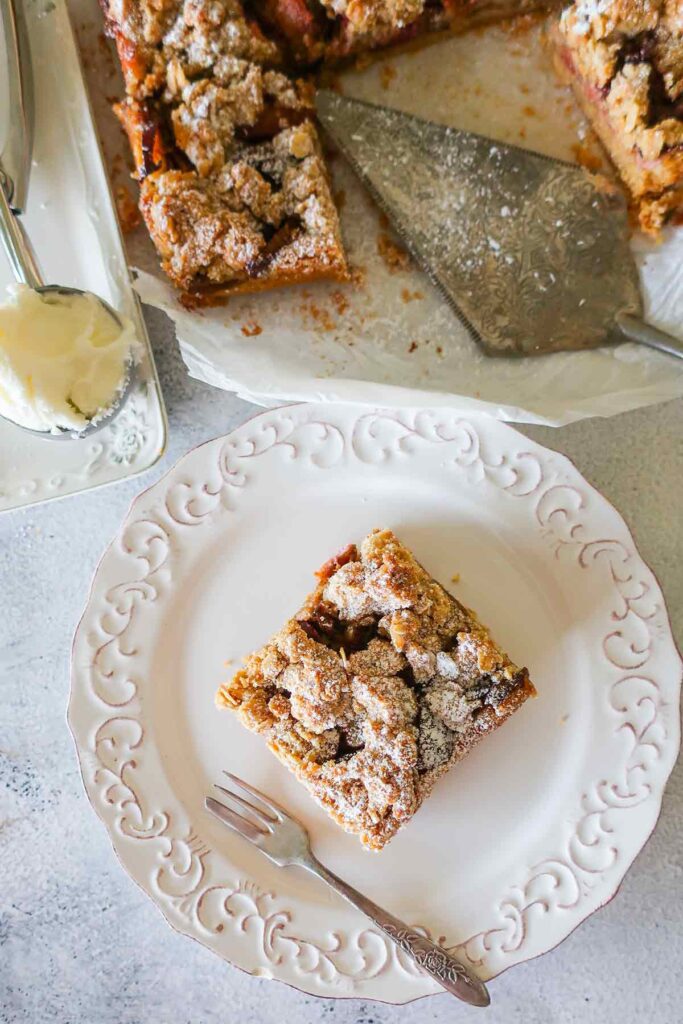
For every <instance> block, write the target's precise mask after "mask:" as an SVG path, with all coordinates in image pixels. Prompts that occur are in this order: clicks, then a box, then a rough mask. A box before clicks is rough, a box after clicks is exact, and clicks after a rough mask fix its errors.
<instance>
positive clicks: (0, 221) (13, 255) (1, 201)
mask: <svg viewBox="0 0 683 1024" xmlns="http://www.w3.org/2000/svg"><path fill="white" fill-rule="evenodd" d="M3 179H4V174H3V172H2V167H1V166H0V241H2V245H3V248H4V250H5V252H6V253H7V259H8V260H9V262H10V266H11V267H12V270H13V272H14V276H15V278H16V279H17V281H19V282H20V283H21V284H27V285H28V286H29V288H41V287H42V285H43V278H42V275H41V273H40V270H39V269H38V264H37V262H36V257H35V255H34V253H33V250H32V248H31V243H30V242H29V240H28V237H27V235H26V233H25V232H24V230H23V228H22V226H21V224H20V223H19V218H18V217H17V216H16V214H15V213H13V212H12V209H11V207H10V205H9V202H8V200H7V194H6V192H5V182H4V180H3Z"/></svg>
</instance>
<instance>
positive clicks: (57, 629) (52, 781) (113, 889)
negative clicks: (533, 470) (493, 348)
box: [0, 311, 683, 1024]
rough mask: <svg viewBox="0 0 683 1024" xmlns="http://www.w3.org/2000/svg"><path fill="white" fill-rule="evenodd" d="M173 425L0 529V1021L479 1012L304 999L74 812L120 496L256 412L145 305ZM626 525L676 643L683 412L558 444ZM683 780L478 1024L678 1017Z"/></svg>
mask: <svg viewBox="0 0 683 1024" xmlns="http://www.w3.org/2000/svg"><path fill="white" fill-rule="evenodd" d="M148 322H149V326H150V331H151V334H152V338H153V340H154V342H155V348H156V352H157V357H158V362H159V367H160V372H161V376H162V382H163V386H164V391H165V395H166V401H167V405H168V411H169V416H170V443H169V448H168V452H167V454H166V455H165V457H164V459H163V460H162V462H161V463H160V464H159V465H158V466H156V467H155V468H154V469H153V470H151V471H149V472H148V473H147V474H146V475H145V476H144V477H143V478H138V479H137V480H133V481H131V482H129V483H124V484H119V485H116V486H114V487H111V488H107V489H104V490H100V491H95V492H93V493H91V494H88V495H84V496H80V497H74V498H67V499H65V500H64V501H61V502H56V503H52V504H48V505H43V506H41V507H38V508H35V509H30V510H27V511H23V512H15V513H9V514H6V515H4V516H2V517H0V668H1V670H2V671H1V673H0V1021H1V1022H2V1024H15V1022H16V1024H43V1022H45V1024H47V1022H50V1024H52V1022H60V1024H185V1022H188V1024H190V1022H191V1024H203V1022H213V1021H216V1022H224V1024H233V1022H234V1024H237V1022H240V1024H252V1022H258V1024H271V1022H272V1024H276V1022H277V1024H279V1022H282V1021H285V1022H286V1024H294V1022H296V1024H314V1022H319V1021H329V1022H334V1024H352V1022H354V1024H385V1022H388V1021H397V1022H398V1021H400V1024H418V1022H419V1024H432V1022H433V1024H446V1022H447V1021H448V1022H451V1021H456V1020H463V1021H464V1020H470V1019H471V1020H474V1019H479V1018H478V1017H477V1014H482V1011H475V1010H470V1009H468V1008H467V1007H464V1006H462V1005H461V1004H457V1003H456V1002H455V1001H454V1000H452V999H451V998H450V997H448V996H445V995H444V996H439V997H435V998H432V999H429V1000H422V1001H420V1002H417V1003H414V1004H412V1005H410V1006H408V1007H404V1008H397V1009H395V1008H391V1007H385V1006H379V1005H376V1004H372V1003H364V1002H361V1001H358V1000H350V1001H347V1002H333V1001H328V1000H324V1001H322V1000H317V999H313V998H309V997H306V996H302V995H299V994H298V993H297V992H295V991H293V990H291V989H288V988H286V987H284V986H279V985H275V984H273V983H269V982H266V981H259V980H256V979H253V978H250V977H247V976H246V975H244V974H241V973H240V972H239V971H237V970H235V969H233V968H231V967H229V966H227V965H226V964H223V963H222V962H221V961H220V960H218V959H217V958H215V957H214V956H213V955H212V954H211V953H209V952H208V951H206V950H204V949H203V948H202V947H200V946H199V945H198V944H196V943H193V942H190V941H189V940H187V939H184V938H182V937H181V936H179V935H176V934H174V933H173V932H172V931H171V930H170V929H169V928H168V927H167V925H166V924H165V923H164V921H163V920H162V918H161V915H160V914H159V912H158V911H157V910H156V909H155V907H154V906H153V905H152V904H151V903H150V901H149V900H148V899H147V898H146V897H145V896H143V894H142V893H141V892H140V891H139V890H138V888H137V887H136V886H135V885H134V883H133V882H131V881H130V880H129V879H128V877H127V876H126V875H125V874H124V872H123V870H122V869H121V868H120V867H119V865H118V863H117V862H116V860H115V857H114V854H113V853H112V851H111V848H110V845H109V841H108V839H107V836H106V834H105V832H104V830H103V828H102V827H101V825H100V824H99V823H98V822H97V820H96V818H95V816H94V814H93V813H92V811H91V810H90V808H89V806H88V804H87V801H86V799H85V796H84V793H83V789H82V786H81V781H80V777H79V773H78V770H77V767H76V759H75V755H74V750H73V747H72V743H71V739H70V736H69V734H68V731H67V728H66V724H65V708H66V702H67V693H68V670H69V647H70V642H71V635H72V632H73V629H74V626H75V624H76V621H77V619H78V616H79V614H80V612H81V610H82V606H83V603H84V601H85V596H86V594H87V588H88V583H89V580H90V577H91V574H92V571H93V569H94V567H95V565H96V563H97V560H98V558H99V556H100V554H101V553H102V550H103V549H104V547H105V545H106V544H107V543H108V541H109V539H110V538H111V536H112V535H113V533H114V532H115V531H116V529H117V528H118V526H119V524H120V522H121V519H122V517H123V516H124V514H125V512H126V510H127V508H128V503H129V501H130V499H131V498H132V497H133V496H134V495H135V494H136V493H137V491H139V490H140V489H141V488H142V487H143V486H146V485H148V484H149V483H151V482H152V481H153V480H154V479H156V478H157V477H158V476H159V475H160V474H161V473H163V472H164V471H165V470H166V469H167V468H168V467H169V466H170V465H171V464H172V463H173V462H174V461H175V460H176V459H177V458H178V457H179V456H180V455H182V454H183V452H185V451H186V450H187V449H188V448H190V447H192V446H193V445H195V444H197V443H199V442H201V441H204V440H205V439H207V438H210V437H213V436H216V435H217V434H221V433H223V432H225V431H226V430H228V429H229V428H230V427H232V426H234V425H236V424H237V423H239V422H240V421H241V420H243V419H244V418H245V417H246V416H247V415H248V413H249V412H250V407H249V406H247V405H246V404H245V403H244V402H240V401H239V400H237V399H235V398H232V397H231V396H228V395H226V394H224V393H222V392H218V391H214V390H211V389H209V388H207V387H205V386H203V385H199V384H196V383H194V382H193V381H191V380H189V379H188V378H187V376H186V374H185V372H184V369H183V366H182V363H181V360H180V357H179V355H178V353H177V349H176V346H175V344H174V342H173V339H172V334H171V331H170V330H169V327H168V325H167V323H166V322H165V320H164V318H163V317H162V315H161V314H157V313H152V312H149V311H148ZM528 433H529V434H532V435H533V437H534V438H536V439H537V440H539V441H541V442H544V443H546V444H549V445H551V446H554V447H557V448H559V449H561V450H562V451H564V452H566V453H567V454H568V455H569V456H571V458H573V459H574V461H575V462H576V463H577V465H578V467H579V468H580V470H581V471H582V472H583V473H584V474H585V475H586V476H587V477H588V479H589V480H590V481H592V483H594V484H595V485H596V486H597V487H598V488H599V489H600V490H601V491H603V492H604V493H605V494H606V495H607V497H608V498H609V499H610V500H611V501H612V502H613V503H614V504H615V505H616V506H617V508H619V509H620V510H621V511H622V512H623V514H624V515H625V517H626V518H627V520H628V521H629V523H630V525H631V527H632V529H633V532H634V534H635V537H636V539H637V542H638V545H639V547H640V550H641V552H642V554H643V556H644V557H645V559H646V560H647V561H648V562H649V563H650V565H651V566H652V567H653V568H654V570H655V571H656V572H657V574H658V576H659V578H660V581H661V584H662V586H663V589H664V592H665V594H666V596H667V599H668V604H669V609H670V612H671V616H672V620H673V625H674V629H675V631H676V634H677V637H678V639H679V642H680V641H681V640H682V639H683V575H682V573H681V563H682V556H683V527H682V525H681V509H682V508H683V401H679V402H676V403H671V404H669V405H666V406H659V407H656V408H652V409H647V410H644V411H642V412H637V413H631V414H628V415H624V416H620V417H617V418H614V419H610V420H594V421H591V422H584V423H581V424H579V425H576V426H573V427H568V428H565V429H562V430H559V431H553V430H551V429H534V430H529V431H528ZM682 826H683V772H682V771H681V769H680V764H679V766H678V769H677V770H676V771H675V772H674V775H673V776H672V779H671V781H670V784H669V787H668V789H667V793H666V796H665V799H664V808H663V813H662V817H661V820H660V823H659V826H658V828H657V830H656V832H655V834H654V836H653V838H652V839H651V840H650V842H649V843H648V845H647V847H646V848H645V850H644V851H643V853H642V854H641V855H640V857H639V858H638V859H637V861H636V863H635V865H634V867H633V869H632V870H631V871H630V873H629V874H628V876H627V878H626V880H625V882H624V884H623V886H622V888H621V890H620V892H619V894H618V896H617V898H616V899H615V900H613V901H612V903H610V904H609V905H608V906H607V907H606V908H605V909H603V910H602V911H600V912H599V913H598V914H596V915H594V916H593V917H592V918H591V919H590V920H589V921H587V922H586V923H585V924H584V925H583V926H582V927H580V928H579V929H578V930H577V931H576V932H575V933H574V934H573V935H572V936H571V937H570V938H569V939H567V940H566V942H564V943H563V944H562V945H561V946H560V947H559V948H558V949H557V950H555V951H554V952H552V953H550V954H548V955H546V956H544V957H542V958H541V959H539V960H537V961H533V962H531V963H529V964H525V965H523V966H521V967H517V968H515V969H513V970H512V971H509V972H508V973H507V974H505V975H503V976H502V977H501V978H499V979H498V980H497V981H495V982H494V983H493V984H492V986H491V989H492V995H493V1006H492V1008H491V1009H490V1010H488V1011H485V1012H483V1014H482V1016H481V1020H485V1021H487V1022H489V1024H503V1022H504V1024H511V1022H512V1024H514V1022H518V1021H519V1022H522V1021H523V1022H524V1024H575V1022H592V1021H596V1022H600V1024H631V1022H634V1024H635V1022H638V1024H654V1022H655V1021H656V1022H657V1024H680V1022H681V1021H682V1020H683V907H682V902H683V901H682V898H681V897H682V894H683V844H681V840H680V834H681V827H682Z"/></svg>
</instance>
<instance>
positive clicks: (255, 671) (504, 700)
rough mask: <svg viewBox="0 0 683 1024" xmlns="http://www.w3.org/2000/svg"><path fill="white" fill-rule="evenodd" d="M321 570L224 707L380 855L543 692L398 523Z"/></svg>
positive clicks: (222, 698) (236, 681) (222, 694)
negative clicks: (475, 751) (468, 759)
mask: <svg viewBox="0 0 683 1024" xmlns="http://www.w3.org/2000/svg"><path fill="white" fill-rule="evenodd" d="M317 575H318V580H319V582H318V585H317V587H316V588H315V590H314V591H313V593H312V594H310V596H309V597H308V598H307V600H306V602H305V603H304V605H303V607H302V608H301V610H300V611H299V612H298V613H297V615H295V616H294V618H292V619H290V620H289V622H287V623H286V624H285V626H284V627H283V628H282V629H281V630H280V631H279V632H278V633H276V634H275V636H274V637H273V638H272V639H271V640H270V641H268V643H267V644H266V645H265V646H264V647H262V648H261V649H260V650H259V651H256V652H255V653H254V654H252V655H250V656H249V657H248V658H247V659H246V661H245V665H244V668H242V669H241V670H240V671H238V672H237V673H236V674H235V676H234V678H233V679H232V680H231V681H230V682H229V683H227V684H225V685H224V686H222V687H221V688H220V690H219V691H218V694H217V703H218V705H219V706H220V707H225V708H229V709H231V710H233V711H235V712H236V713H237V714H238V716H239V718H240V720H241V721H242V723H243V724H244V725H245V726H246V727H247V728H249V729H251V730H253V731H254V732H258V733H261V734H262V735H263V736H264V737H265V739H266V741H267V742H268V745H269V747H270V748H271V750H272V751H273V752H274V753H275V754H276V755H277V757H278V758H279V759H280V760H281V761H283V762H284V764H286V765H287V766H288V767H289V768H290V769H291V770H292V771H293V772H294V773H295V774H296V775H297V777H298V778H299V779H300V780H301V781H302V782H303V783H304V784H305V786H306V787H307V789H308V790H309V791H310V793H311V794H312V795H313V796H314V797H315V799H316V800H317V801H318V802H319V803H320V804H321V805H322V807H323V808H325V809H326V810H327V811H328V812H329V814H330V815H331V816H332V818H334V820H335V821H336V822H338V824H340V825H341V826H342V827H343V828H344V829H346V830H347V831H348V832H352V833H354V834H356V835H358V836H359V837H360V839H361V841H362V842H363V843H364V845H365V846H367V847H369V848H371V849H374V850H379V849H381V848H382V847H383V846H384V845H385V843H387V842H388V841H389V840H390V839H391V838H392V836H393V835H395V833H396V832H397V831H398V830H399V828H401V826H402V825H404V824H405V823H406V822H407V821H408V820H409V819H410V818H411V817H412V816H413V814H415V812H416V811H417V809H418V807H419V806H420V804H421V803H422V801H423V800H424V799H425V797H426V796H427V795H428V794H429V792H430V791H431V789H432V787H433V785H434V783H435V782H436V780H437V779H438V778H439V777H440V776H441V775H443V774H444V773H445V772H446V771H447V770H448V769H449V768H450V766H451V765H453V764H455V762H456V761H459V760H460V759H461V758H462V757H463V756H464V755H465V754H466V753H467V752H468V751H469V750H471V749H472V747H473V746H474V745H475V744H476V743H477V742H478V741H479V740H480V739H481V738H482V736H484V735H486V734H487V733H488V732H490V731H491V730H493V729H495V728H497V727H498V726H499V725H501V724H502V723H503V722H504V721H505V720H506V719H507V718H508V717H509V716H510V715H511V714H512V713H513V712H514V711H515V710H517V708H519V707H520V705H521V704H522V703H523V702H524V701H525V700H526V699H527V697H530V696H533V695H534V694H535V690H534V687H533V685H532V683H531V682H530V680H529V674H528V672H527V670H526V669H524V668H522V669H520V668H517V667H516V666H515V665H514V664H513V663H512V662H511V661H510V659H509V658H508V657H507V655H506V654H504V653H503V652H502V651H501V650H500V648H499V647H498V646H497V645H496V644H495V642H494V641H493V640H492V639H491V636H490V634H489V632H488V630H487V629H486V627H485V626H483V625H482V624H481V623H480V622H479V621H478V620H477V618H476V616H475V615H474V613H473V612H471V611H470V610H469V609H467V608H465V607H464V606H463V605H461V604H460V603H459V602H458V601H456V599H455V598H454V597H452V596H451V595H450V594H449V593H448V592H447V591H446V590H445V589H444V588H443V587H442V586H441V585H440V584H439V583H437V582H436V580H434V579H432V577H431V576H430V575H429V574H428V573H427V572H426V571H425V569H423V568H422V566H421V565H420V564H419V563H418V562H417V561H416V560H415V558H414V556H413V555H412V554H411V553H410V551H409V550H408V549H407V548H405V547H404V546H403V545H402V544H401V543H400V541H399V540H398V539H397V538H396V537H395V536H394V534H393V533H392V532H391V531H389V530H374V531H373V532H372V533H370V534H369V535H368V536H367V537H366V538H365V540H364V541H363V543H362V544H361V547H360V550H358V549H357V548H356V547H355V546H354V545H351V546H350V547H348V548H347V549H346V550H345V551H344V552H342V553H341V554H340V555H338V556H337V557H336V558H334V559H332V560H331V561H330V562H328V563H327V564H326V565H325V566H323V568H322V569H321V570H320V572H319V573H318V574H317Z"/></svg>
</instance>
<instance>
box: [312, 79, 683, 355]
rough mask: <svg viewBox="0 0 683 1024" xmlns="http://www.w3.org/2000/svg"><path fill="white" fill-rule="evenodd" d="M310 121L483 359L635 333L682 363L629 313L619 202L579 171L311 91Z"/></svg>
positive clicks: (632, 273) (633, 301) (672, 341)
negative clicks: (314, 116)
mask: <svg viewBox="0 0 683 1024" xmlns="http://www.w3.org/2000/svg"><path fill="white" fill-rule="evenodd" d="M316 104H317V109H318V116H319V118H320V121H321V123H322V125H323V127H324V128H325V129H326V130H327V131H328V132H329V134H330V135H331V136H332V138H333V140H334V142H335V143H336V144H337V145H338V146H339V148H340V149H341V151H342V152H343V153H344V155H345V156H346V157H347V159H348V160H349V161H350V163H351V165H352V166H353V168H354V169H355V171H356V172H357V173H358V175H359V176H360V178H361V180H362V181H363V182H364V183H365V185H366V186H367V187H368V189H369V191H370V192H371V194H372V195H373V197H374V198H375V200H376V201H377V203H378V204H379V206H380V207H381V208H382V209H383V210H384V211H385V213H386V214H387V216H388V217H389V219H390V220H391V222H392V224H393V226H394V227H395V228H396V231H397V232H398V234H399V236H400V237H401V239H402V240H403V241H404V243H405V245H406V247H407V248H408V249H409V251H410V252H411V254H412V255H413V257H414V258H415V259H416V261H417V262H418V263H419V264H420V265H421V266H422V268H423V269H424V270H425V271H426V273H427V274H428V275H429V277H430V278H431V280H432V281H433V282H434V284H435V285H436V286H437V287H438V288H439V289H440V291H441V292H442V294H443V296H444V298H445V299H446V301H447V302H448V304H449V305H450V306H451V308H452V309H453V311H454V312H455V314H456V315H457V317H458V318H459V319H460V321H461V322H462V323H463V324H464V325H465V327H467V329H468V330H469V332H470V333H471V335H472V337H473V338H474V339H475V340H476V341H477V342H478V343H479V345H481V347H482V348H483V349H484V350H485V351H486V352H487V353H488V354H489V355H506V356H515V355H517V356H528V355H541V354H544V353H547V352H558V351H562V350H565V349H587V348H596V347H598V346H601V345H606V344H610V343H614V342H623V341H626V340H629V341H637V342H640V343H642V344H644V345H648V346H649V347H651V348H655V349H658V350H659V351H661V352H666V353H667V354H669V355H674V356H678V357H679V358H683V342H681V341H679V340H677V339H676V338H673V337H672V336H670V335H669V334H666V333H665V332H664V331H660V330H658V329H657V328H655V327H652V326H651V325H650V324H646V323H645V322H644V321H643V320H642V314H643V304H642V298H641V294H640V286H639V281H638V272H637V270H636V266H635V263H634V261H633V256H632V254H631V250H630V248H629V242H628V221H627V211H626V202H625V200H624V197H623V196H622V194H621V193H620V192H619V191H617V190H616V188H611V187H609V185H607V183H606V182H602V181H601V180H597V179H594V178H591V177H590V176H589V175H588V174H587V173H586V172H585V171H583V170H582V169H581V168H578V167H574V166H573V165H571V164H567V163H563V162H562V161H560V160H555V159H552V158H551V157H546V156H542V155H540V154H537V153H532V152H529V151H528V150H524V149H520V148H518V147H516V146H509V145H505V144H503V143H500V142H494V141H493V140H492V139H488V138H484V137H483V136H481V135H475V134H473V133H471V132H465V131H460V130H459V129H456V128H448V127H444V126H442V125H437V124H433V123H432V122H430V121H423V120H421V119H420V118H417V117H412V116H410V115H408V114H403V113H401V112H400V111H397V110H391V109H388V108H386V107H379V106H374V105H373V104H369V103H365V102H362V101H360V100H352V99H348V98H347V97H344V96H339V95H338V94H337V93H334V92H330V91H327V90H320V91H319V92H318V94H317V97H316Z"/></svg>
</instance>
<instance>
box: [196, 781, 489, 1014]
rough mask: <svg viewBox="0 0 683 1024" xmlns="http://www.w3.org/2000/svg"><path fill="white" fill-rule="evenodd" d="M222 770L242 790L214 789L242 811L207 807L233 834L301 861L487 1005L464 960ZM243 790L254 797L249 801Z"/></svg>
mask: <svg viewBox="0 0 683 1024" xmlns="http://www.w3.org/2000/svg"><path fill="white" fill-rule="evenodd" d="M224 774H225V775H226V776H227V777H228V778H229V779H230V780H231V781H232V783H233V785H234V786H235V787H237V788H238V790H240V792H235V791H234V790H233V789H228V788H227V787H226V786H219V785H216V789H218V790H220V792H221V793H224V794H225V796H227V797H228V798H229V800H231V801H232V802H233V803H235V804H237V805H238V806H239V807H240V808H241V810H240V811H236V810H234V809H233V808H232V807H226V805H225V804H223V803H221V802H220V801H218V800H214V798H213V797H207V798H206V801H205V803H206V808H207V810H208V811H210V812H211V813H212V814H214V815H215V816H216V817H217V818H219V819H220V820H221V821H222V822H223V823H224V824H225V825H227V826H228V828H231V829H232V830H233V832H237V833H238V834H239V835H241V836H242V837H243V838H244V839H247V840H249V842H250V843H253V845H254V846H256V847H258V849H259V850H260V851H261V852H262V853H265V855H266V857H268V858H269V859H270V860H272V861H273V863H274V864H277V865H278V866H279V867H286V866H288V865H290V864H298V865H299V866H300V867H302V868H306V869H307V870H308V871H311V872H312V873H313V874H314V875H317V876H318V878H322V880H323V882H327V884H328V885H329V886H331V887H332V888H333V889H334V890H335V892H338V893H339V894H340V896H343V897H344V899H346V900H348V901H349V903H352V904H353V906H354V907H357V908H358V910H362V912H363V913H364V914H366V915H367V916H368V917H369V918H370V920H371V921H373V922H374V923H375V924H376V925H378V927H379V928H381V929H382V931H383V932H384V934H385V935H387V936H388V937H389V938H390V939H391V940H392V942H395V943H396V945H397V946H399V947H400V949H402V950H403V952H404V953H407V955H408V956H409V957H411V958H412V960H413V961H414V962H415V963H416V964H417V965H418V967H420V968H421V970H423V971H424V972H425V973H426V974H428V975H429V976H430V977H431V978H433V979H434V981H438V983H439V984H440V985H442V986H443V988H445V989H446V991H447V992H450V993H451V994H452V995H454V996H457V997H458V999H462V1000H463V1002H465V1003H469V1004H470V1005H471V1006H488V1005H489V1003H490V1001H491V999H490V996H489V993H488V990H487V988H486V985H484V983H483V982H482V981H480V980H479V978H477V977H476V976H475V975H474V974H472V972H471V971H470V970H469V969H468V968H467V967H465V965H464V964H463V963H461V962H460V961H459V960H456V958H455V957H454V956H451V955H450V953H447V952H446V950H445V949H443V948H442V947H441V946H437V945H436V944H435V943H434V942H431V941H430V940H429V939H428V938H426V937H425V936H424V935H420V934H419V932H416V931H415V930H414V929H412V928H410V927H408V925H406V924H404V923H403V921H400V920H399V919H398V918H397V917H394V916H393V914H389V913H388V912H387V911H386V910H383V909H382V908H381V907H378V906H377V904H376V903H373V901H372V900H370V899H368V897H367V896H364V895H363V893H362V892H358V890H357V889H354V888H353V886H351V885H349V884H348V883H347V882H345V881H344V880H343V878H339V877H338V875H335V874H334V873H333V872H332V871H330V870H328V868H326V867H325V865H324V864H321V863H320V861H319V860H318V859H317V857H315V856H314V854H313V852H312V850H311V843H310V839H309V836H308V832H307V831H306V829H305V828H304V827H303V825H302V824H301V823H300V822H298V821H297V820H296V819H295V818H293V817H292V816H291V814H288V813H287V811H285V809H284V808H283V807H280V805H279V804H276V803H275V802H274V801H273V800H271V799H270V798H269V797H267V796H265V795H264V794H263V793H261V792H260V790H258V789H255V788H254V787H253V786H250V785H249V784H248V783H247V782H244V780H243V779H240V778H238V776H237V775H233V774H232V772H227V771H226V772H224ZM244 794H247V796H249V797H250V798H251V799H249V800H248V799H247V797H246V796H245V795H244Z"/></svg>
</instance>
